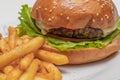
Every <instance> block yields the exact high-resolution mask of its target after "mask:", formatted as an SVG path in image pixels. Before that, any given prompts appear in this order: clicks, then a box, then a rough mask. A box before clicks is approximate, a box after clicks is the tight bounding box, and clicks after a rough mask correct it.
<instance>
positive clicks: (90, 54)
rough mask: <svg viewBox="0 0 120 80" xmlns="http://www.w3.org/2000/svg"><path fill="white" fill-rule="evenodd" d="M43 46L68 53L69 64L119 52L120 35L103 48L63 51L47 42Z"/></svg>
mask: <svg viewBox="0 0 120 80" xmlns="http://www.w3.org/2000/svg"><path fill="white" fill-rule="evenodd" d="M42 48H43V49H44V50H47V51H51V52H56V53H59V54H64V55H66V56H67V57H68V58H69V64H82V63H88V62H93V61H98V60H101V59H104V58H106V57H108V56H110V55H112V54H114V53H115V52H117V51H118V50H119V48H120V35H118V36H117V37H116V38H115V39H114V40H113V42H112V43H111V44H109V45H108V46H106V47H104V48H102V49H99V48H86V49H81V50H69V51H63V52H61V51H59V50H57V49H54V48H51V47H50V46H48V45H46V44H45V45H44V46H43V47H42Z"/></svg>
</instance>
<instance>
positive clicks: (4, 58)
mask: <svg viewBox="0 0 120 80" xmlns="http://www.w3.org/2000/svg"><path fill="white" fill-rule="evenodd" d="M43 43H44V38H42V37H36V38H34V39H32V40H31V41H30V42H28V43H26V44H22V45H20V46H18V47H16V48H14V49H12V50H10V51H9V52H6V53H5V54H3V55H0V68H2V67H4V66H6V65H7V64H9V63H10V62H12V61H14V60H16V59H18V58H20V57H22V56H24V55H27V54H29V53H30V52H32V51H35V50H37V49H39V48H40V47H41V46H42V45H43Z"/></svg>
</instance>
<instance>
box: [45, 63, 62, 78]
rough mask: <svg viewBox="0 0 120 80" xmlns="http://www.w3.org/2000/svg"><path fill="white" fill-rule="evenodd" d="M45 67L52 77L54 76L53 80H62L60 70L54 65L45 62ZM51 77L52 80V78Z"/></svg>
mask: <svg viewBox="0 0 120 80" xmlns="http://www.w3.org/2000/svg"><path fill="white" fill-rule="evenodd" d="M43 65H44V66H45V68H46V69H47V70H48V72H49V73H51V74H50V75H52V74H53V77H52V78H53V79H52V80H62V75H61V72H60V71H59V70H58V68H57V67H55V66H54V65H53V64H51V63H48V62H43ZM49 77H50V78H51V76H49Z"/></svg>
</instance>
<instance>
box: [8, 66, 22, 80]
mask: <svg viewBox="0 0 120 80" xmlns="http://www.w3.org/2000/svg"><path fill="white" fill-rule="evenodd" d="M22 73H23V72H22V71H21V70H20V69H19V68H18V67H16V68H14V69H13V70H12V71H11V72H10V73H9V74H8V75H7V79H6V80H19V78H20V76H21V75H22Z"/></svg>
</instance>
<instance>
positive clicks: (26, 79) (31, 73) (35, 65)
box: [20, 59, 40, 80]
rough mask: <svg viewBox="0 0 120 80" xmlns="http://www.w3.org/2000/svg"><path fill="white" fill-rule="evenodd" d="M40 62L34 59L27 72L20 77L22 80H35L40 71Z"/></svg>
mask: <svg viewBox="0 0 120 80" xmlns="http://www.w3.org/2000/svg"><path fill="white" fill-rule="evenodd" d="M39 65H40V61H39V60H38V59H34V60H33V61H32V63H31V65H30V67H29V68H28V69H27V71H26V72H25V73H24V74H23V75H22V76H21V77H20V80H34V78H35V75H36V73H37V70H38V69H39Z"/></svg>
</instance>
